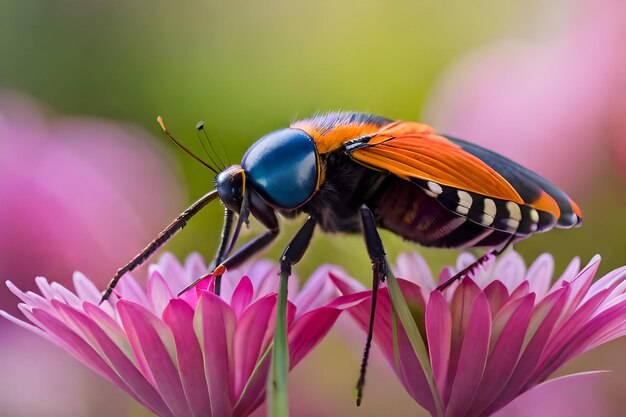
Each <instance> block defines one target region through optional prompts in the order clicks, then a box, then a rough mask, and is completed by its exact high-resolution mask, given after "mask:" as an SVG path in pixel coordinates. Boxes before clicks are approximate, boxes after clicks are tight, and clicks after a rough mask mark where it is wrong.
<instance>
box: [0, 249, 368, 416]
mask: <svg viewBox="0 0 626 417" xmlns="http://www.w3.org/2000/svg"><path fill="white" fill-rule="evenodd" d="M330 269H331V268H330V267H322V268H320V269H318V270H317V271H316V272H315V273H314V274H313V276H312V277H311V278H310V279H309V280H308V281H307V283H306V285H305V286H304V287H303V289H302V290H301V291H299V292H298V291H297V285H296V283H297V278H296V277H291V281H290V282H291V284H292V288H291V289H290V290H291V291H290V302H289V306H288V326H289V332H288V339H289V353H290V365H291V367H293V366H295V365H296V364H297V363H298V362H299V361H300V360H302V358H303V357H304V356H305V355H306V354H307V353H308V352H309V351H310V350H311V349H313V347H315V345H317V343H319V342H320V340H321V339H322V338H323V337H324V336H325V334H326V333H327V332H328V330H329V329H330V328H331V326H332V325H333V323H334V322H335V320H336V319H337V317H338V316H339V314H340V312H341V309H342V308H344V307H345V306H346V305H342V304H340V303H339V301H338V300H336V299H337V296H338V290H337V289H336V287H335V285H334V284H333V283H332V281H331V280H330V279H328V274H329V271H330ZM205 273H206V267H205V265H204V263H203V261H202V259H201V257H200V256H199V255H191V256H189V257H188V258H187V260H186V261H185V264H184V266H181V265H180V264H179V263H178V262H177V261H176V260H175V259H174V258H173V256H172V255H169V254H165V255H163V256H162V257H161V258H160V261H159V263H158V264H157V265H152V266H151V267H150V273H149V278H148V284H147V289H146V290H145V291H144V290H143V289H141V287H140V286H139V285H138V284H137V282H136V281H135V280H134V279H133V278H132V277H131V276H130V275H126V276H125V277H124V278H123V279H122V280H121V281H120V284H119V285H118V287H117V290H118V292H117V293H116V294H115V295H114V296H113V297H112V299H111V300H110V302H109V301H107V302H105V303H103V304H102V305H101V306H98V301H99V299H100V292H99V291H98V290H97V289H96V287H95V286H94V285H93V283H92V282H91V281H89V280H88V279H87V278H86V277H85V276H84V275H82V274H80V273H76V274H75V275H74V286H75V291H76V292H75V293H74V292H71V291H70V290H68V289H66V288H65V287H63V286H61V285H59V284H57V283H51V284H49V283H48V282H47V281H46V280H45V279H44V278H41V277H40V278H37V280H36V281H37V285H38V286H39V290H40V292H41V295H38V294H35V293H31V292H27V293H24V292H22V291H20V290H19V289H18V288H16V287H15V286H14V285H13V284H11V283H10V282H8V283H7V285H8V286H9V288H10V290H11V291H12V292H13V293H14V294H15V295H17V296H18V297H19V298H20V299H21V300H22V304H20V310H21V311H22V313H23V314H24V315H25V316H26V317H27V319H28V320H29V321H30V322H31V323H32V324H30V323H27V322H24V321H21V320H19V319H17V318H14V317H12V316H10V315H8V314H6V313H4V312H2V315H3V316H5V317H7V318H8V319H10V320H12V321H14V322H16V323H18V324H20V325H21V326H23V327H26V328H28V329H30V330H32V331H33V332H35V333H38V334H40V335H42V336H43V337H45V338H47V339H49V340H51V341H52V342H54V343H56V344H58V345H61V346H62V347H63V348H65V349H67V350H68V351H69V352H70V353H72V354H73V355H74V356H76V357H77V358H78V359H79V360H80V361H81V362H83V363H84V364H85V365H87V366H89V367H90V368H92V369H93V370H95V371H96V372H97V373H99V374H100V375H102V376H103V377H105V378H106V379H108V380H109V381H111V382H113V383H114V384H116V385H117V386H119V387H120V388H122V389H123V390H124V391H126V392H127V393H128V394H130V395H131V396H132V397H133V398H135V399H136V400H137V401H139V402H140V403H141V404H143V405H144V406H145V407H146V408H148V409H149V410H151V411H152V412H154V413H156V414H158V415H159V416H176V417H178V416H211V415H213V416H219V417H228V416H247V415H249V414H250V413H251V412H252V411H254V410H255V409H256V408H257V407H258V406H259V405H260V404H261V403H262V402H263V399H264V391H265V386H266V381H267V375H268V371H269V365H270V358H271V355H268V350H269V348H270V344H271V342H272V337H273V333H274V322H275V318H274V314H275V313H274V311H275V305H276V300H277V294H276V290H277V287H278V267H277V266H276V265H275V264H273V263H271V262H268V261H258V262H254V263H252V264H250V266H249V267H248V268H246V269H239V270H233V271H229V272H228V273H227V274H226V275H225V276H224V278H223V284H222V294H221V296H217V295H215V294H214V293H213V292H211V291H208V290H207V289H206V288H207V287H209V288H210V287H211V286H212V281H211V279H209V280H205V281H203V282H202V283H201V284H200V285H199V286H198V287H196V290H195V291H188V292H187V293H185V294H184V295H183V296H182V297H181V298H176V297H175V294H176V293H177V292H178V291H179V290H181V289H182V288H184V287H185V286H186V285H187V284H188V283H190V282H191V281H192V280H193V279H195V278H197V277H199V276H202V275H203V274H205ZM242 275H243V277H242ZM359 297H360V296H356V297H353V299H355V300H358V299H359ZM342 299H343V300H344V301H345V300H346V297H342Z"/></svg>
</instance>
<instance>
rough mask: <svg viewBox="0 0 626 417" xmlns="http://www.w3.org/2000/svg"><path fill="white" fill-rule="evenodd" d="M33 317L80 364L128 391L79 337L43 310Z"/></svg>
mask: <svg viewBox="0 0 626 417" xmlns="http://www.w3.org/2000/svg"><path fill="white" fill-rule="evenodd" d="M33 315H34V316H35V317H36V318H37V320H38V321H40V322H41V323H42V324H43V325H44V326H45V327H46V329H48V331H49V332H50V333H52V334H54V335H55V336H56V337H57V338H58V340H60V341H61V342H62V344H63V346H64V347H65V348H66V349H67V350H68V351H70V352H71V353H72V354H73V355H74V356H76V357H77V358H78V359H79V360H80V361H81V362H83V363H84V364H85V365H87V366H89V367H90V368H92V369H93V370H95V371H96V372H98V373H99V374H100V375H102V376H103V377H104V378H106V379H107V380H109V381H111V382H113V383H114V384H115V385H117V386H119V387H121V388H122V389H124V390H125V391H126V390H127V389H128V387H127V386H126V384H125V383H124V382H123V381H122V380H121V379H120V378H119V377H118V376H117V375H116V374H115V372H113V370H112V369H111V368H110V367H109V365H108V364H107V363H106V362H105V361H104V360H102V358H101V357H100V355H98V354H97V353H96V352H95V351H94V350H93V348H92V347H91V346H89V345H88V344H87V343H85V341H84V340H83V339H82V338H81V337H79V336H78V335H77V334H76V333H74V332H73V331H71V330H70V329H69V328H68V327H67V326H65V324H63V323H62V322H60V321H59V320H57V319H56V318H54V317H53V316H51V315H50V314H49V313H47V312H46V311H43V310H39V309H34V310H33Z"/></svg>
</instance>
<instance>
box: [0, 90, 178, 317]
mask: <svg viewBox="0 0 626 417" xmlns="http://www.w3.org/2000/svg"><path fill="white" fill-rule="evenodd" d="M157 145H158V142H156V141H155V140H154V139H152V138H150V137H149V136H148V135H147V134H146V133H145V132H143V131H142V130H140V129H138V128H137V127H134V126H131V125H123V124H114V123H111V122H108V121H104V120H101V119H95V118H86V117H83V118H78V117H73V118H68V117H63V118H54V119H49V118H47V117H44V112H43V111H42V109H41V108H40V106H38V105H36V104H35V103H33V102H31V101H30V100H28V99H26V98H24V97H22V96H17V95H7V94H3V95H0V202H1V203H0V253H1V254H2V255H1V256H0V279H3V280H6V279H11V280H13V281H14V282H16V283H19V284H20V285H21V286H23V287H26V288H28V289H31V288H30V285H32V277H33V276H35V274H43V275H45V276H47V277H49V278H50V279H54V280H57V281H60V282H62V283H69V278H70V277H71V275H72V273H73V272H74V271H75V270H76V269H79V270H81V271H84V272H85V273H86V274H88V275H89V276H90V277H91V278H92V279H93V280H94V282H95V283H96V284H98V285H104V284H105V283H106V282H108V280H109V279H110V278H111V276H112V275H113V273H114V272H115V269H114V267H115V266H118V265H122V264H124V263H125V262H126V261H128V259H130V258H131V257H132V256H133V255H134V254H135V253H136V252H137V250H138V249H140V248H142V247H143V246H144V245H145V243H146V241H149V240H150V239H151V238H152V237H154V235H155V234H156V233H157V232H158V231H159V230H161V229H162V227H163V226H164V225H166V224H167V223H168V221H169V220H170V219H171V218H172V217H173V216H175V215H176V214H177V213H178V211H179V210H180V209H181V208H182V207H184V203H183V201H182V200H183V195H182V193H181V187H180V186H179V184H178V183H177V181H176V176H175V175H173V172H172V168H173V164H172V161H171V160H169V159H168V158H167V157H166V154H165V153H164V152H162V149H161V147H160V146H157ZM12 299H13V297H12V296H10V294H9V293H8V291H6V290H5V289H3V290H2V291H0V305H2V304H4V303H5V302H7V300H12ZM2 308H8V307H5V306H2Z"/></svg>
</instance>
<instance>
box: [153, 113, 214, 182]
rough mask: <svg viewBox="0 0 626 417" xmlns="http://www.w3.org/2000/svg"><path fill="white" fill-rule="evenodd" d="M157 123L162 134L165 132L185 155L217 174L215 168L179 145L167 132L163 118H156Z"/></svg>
mask: <svg viewBox="0 0 626 417" xmlns="http://www.w3.org/2000/svg"><path fill="white" fill-rule="evenodd" d="M157 122H158V123H159V126H161V129H163V132H165V134H166V135H167V137H168V138H170V139H171V140H172V141H173V142H174V143H175V144H176V145H178V146H179V147H180V148H181V149H182V150H183V151H185V152H187V154H189V155H190V156H191V157H192V158H193V159H195V160H196V161H198V162H200V163H201V164H202V165H204V166H205V167H207V168H208V169H210V170H211V171H213V173H215V175H217V174H219V171H218V170H217V169H216V168H214V167H212V166H211V165H209V164H208V163H207V162H205V161H203V160H202V159H201V158H200V157H198V156H197V155H196V154H194V153H193V152H191V151H190V150H189V149H187V147H185V145H183V144H182V143H180V142H179V141H178V140H177V139H176V138H175V137H174V136H172V134H171V133H170V132H169V130H167V128H166V127H165V123H164V122H163V118H162V117H161V116H158V117H157Z"/></svg>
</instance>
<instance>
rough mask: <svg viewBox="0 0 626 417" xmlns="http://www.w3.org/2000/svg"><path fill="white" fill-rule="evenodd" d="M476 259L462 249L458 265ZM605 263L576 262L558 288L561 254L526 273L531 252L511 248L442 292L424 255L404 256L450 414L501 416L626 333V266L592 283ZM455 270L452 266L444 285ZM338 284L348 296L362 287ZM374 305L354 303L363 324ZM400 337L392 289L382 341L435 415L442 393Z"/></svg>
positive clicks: (412, 299) (382, 307) (412, 302)
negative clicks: (567, 366)
mask: <svg viewBox="0 0 626 417" xmlns="http://www.w3.org/2000/svg"><path fill="white" fill-rule="evenodd" d="M473 261H474V257H473V256H472V255H469V254H463V255H461V256H460V257H459V260H458V265H457V270H460V269H461V268H462V267H464V266H467V265H469V264H470V263H471V262H473ZM599 262H600V259H599V257H596V258H594V259H593V260H592V261H591V262H590V263H589V265H587V266H586V267H585V268H584V269H583V270H582V271H579V260H578V259H574V260H573V261H572V262H571V263H570V265H569V266H568V267H567V269H566V270H565V272H564V273H563V274H562V275H561V277H560V278H559V279H558V280H557V281H556V282H555V283H554V284H553V285H550V281H551V279H552V273H553V259H552V257H551V256H549V255H547V254H544V255H542V256H540V257H539V258H538V259H537V260H536V261H535V262H534V263H533V264H532V265H531V266H530V268H528V270H526V268H525V266H524V262H523V260H522V259H521V257H520V256H519V255H518V254H517V253H516V252H510V253H508V254H507V255H505V256H503V257H502V258H501V259H499V260H498V261H497V262H493V259H492V260H491V261H490V262H489V263H488V264H487V265H486V266H485V268H481V269H479V270H478V271H477V272H476V273H474V274H472V275H471V277H470V278H465V279H464V280H462V282H461V283H460V284H459V283H455V284H453V286H451V287H449V288H448V289H446V290H445V291H444V292H443V293H442V292H439V291H434V288H435V281H434V279H433V277H432V275H431V273H430V271H429V269H428V267H427V266H426V263H425V262H424V260H423V259H422V258H421V257H420V256H419V255H417V254H404V255H401V256H400V258H399V259H398V265H397V268H396V274H397V275H398V276H399V277H404V278H405V279H399V280H398V282H399V284H400V287H401V288H402V291H403V293H404V296H405V298H406V300H407V303H408V304H409V306H410V307H411V311H412V315H413V317H414V318H415V321H416V325H417V327H418V329H420V333H421V335H422V338H423V339H424V343H425V344H426V345H427V347H428V351H429V352H430V364H431V367H432V372H433V377H434V381H435V385H436V388H437V391H438V393H439V397H440V399H441V404H442V406H443V410H444V415H445V416H447V417H456V416H488V415H491V414H493V413H494V412H496V411H497V410H499V409H501V408H502V407H504V406H505V405H506V404H508V403H509V402H511V401H512V400H514V399H515V398H516V397H517V396H519V395H520V394H522V393H524V392H526V391H528V390H530V389H531V388H533V387H535V386H536V385H537V384H539V383H540V382H542V381H544V380H546V379H547V378H548V377H549V376H550V375H551V374H552V373H554V371H556V370H557V369H558V368H559V367H560V366H562V365H563V364H564V363H565V362H567V361H569V360H570V359H572V358H574V357H575V356H578V355H580V354H582V353H584V352H586V351H588V350H590V349H592V348H594V347H596V346H598V345H600V344H603V343H606V342H608V341H610V340H613V339H615V338H618V337H620V336H622V335H624V334H626V267H622V268H620V269H617V270H615V271H613V272H611V273H609V274H608V275H606V276H604V277H602V278H600V279H599V280H597V281H596V282H595V283H593V284H592V281H593V279H594V277H595V274H596V272H597V270H598V266H599ZM453 273H454V270H453V269H452V268H447V269H445V270H444V271H443V272H442V273H441V275H440V278H439V280H440V282H443V281H444V280H446V279H447V278H449V277H450V276H452V275H451V274H453ZM406 279H411V281H408V280H406ZM336 282H337V284H338V286H339V288H340V289H341V291H342V292H343V293H345V294H353V293H359V291H360V290H362V287H360V286H358V285H356V286H352V287H351V286H348V285H345V283H346V282H347V281H345V280H337V281H336ZM370 303H371V301H370V300H366V301H364V302H362V303H359V304H358V305H357V306H355V307H352V308H351V309H350V312H351V314H352V315H353V317H354V318H355V319H356V321H357V323H358V324H359V325H360V326H361V327H362V328H363V330H367V322H368V320H369V309H370ZM396 321H397V322H398V323H399V321H398V320H397V319H396ZM394 334H396V333H394V331H393V325H392V316H391V301H390V297H389V293H388V291H387V289H386V288H383V289H381V294H380V298H379V310H377V317H376V324H375V337H374V339H375V341H376V343H377V344H378V345H379V346H380V347H381V348H382V350H383V352H384V354H385V356H386V359H387V361H388V362H389V363H390V365H391V366H392V368H393V369H394V371H395V372H396V375H397V376H398V378H399V380H400V382H401V383H402V384H403V385H404V387H405V388H406V390H407V391H408V393H409V394H410V395H411V396H412V397H413V399H414V400H415V401H416V402H417V403H419V404H420V405H422V406H423V407H424V408H426V409H427V410H428V411H429V412H431V414H433V415H435V401H437V400H436V399H435V398H433V396H432V394H431V391H430V389H429V385H428V382H427V379H426V376H425V375H424V373H423V371H422V368H421V366H420V364H419V362H418V360H417V357H416V355H415V352H414V350H413V348H412V345H411V343H410V342H409V339H408V337H407V335H406V333H405V331H404V329H403V328H402V327H399V328H398V331H397V337H396V338H394Z"/></svg>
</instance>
